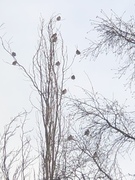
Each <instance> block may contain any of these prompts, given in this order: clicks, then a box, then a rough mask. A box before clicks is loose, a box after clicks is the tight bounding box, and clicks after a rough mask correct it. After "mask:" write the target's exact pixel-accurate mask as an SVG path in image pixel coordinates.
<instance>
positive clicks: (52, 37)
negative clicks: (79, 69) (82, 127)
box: [11, 16, 90, 141]
mask: <svg viewBox="0 0 135 180" xmlns="http://www.w3.org/2000/svg"><path fill="white" fill-rule="evenodd" d="M56 20H57V21H60V20H61V17H60V16H58V17H57V18H56ZM51 42H53V43H55V42H57V33H54V34H53V35H52V36H51ZM80 54H81V52H80V51H79V50H78V49H77V50H76V55H80ZM11 55H12V57H13V58H14V61H13V62H12V65H14V66H15V65H17V60H16V58H15V57H16V53H15V52H12V53H11ZM55 65H56V66H60V62H59V61H57V62H56V63H55ZM75 78H76V77H75V75H72V76H71V79H72V80H75ZM66 93H67V89H63V90H62V95H64V94H66ZM89 133H90V131H89V129H87V130H86V131H85V132H84V135H85V136H88V135H89ZM67 140H68V141H71V140H74V137H73V136H72V135H69V136H68V138H67Z"/></svg>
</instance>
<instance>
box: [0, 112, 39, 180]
mask: <svg viewBox="0 0 135 180" xmlns="http://www.w3.org/2000/svg"><path fill="white" fill-rule="evenodd" d="M26 116H27V112H24V113H20V114H18V115H17V116H16V117H15V118H13V119H12V120H11V121H10V123H9V124H7V125H5V127H4V132H3V133H1V136H0V158H1V160H0V178H1V179H2V180H10V179H13V180H18V179H23V180H25V179H26V178H28V177H32V174H31V169H32V164H33V162H34V161H35V160H36V157H33V156H31V155H30V154H31V153H32V151H33V150H32V147H31V140H30V138H29V133H30V131H27V132H26V131H25V130H24V125H25V123H26ZM20 132H21V134H20ZM19 136H20V138H19ZM18 138H19V140H20V142H19V140H18ZM15 142H17V143H15ZM27 167H29V168H27Z"/></svg>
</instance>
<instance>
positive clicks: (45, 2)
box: [0, 0, 135, 129]
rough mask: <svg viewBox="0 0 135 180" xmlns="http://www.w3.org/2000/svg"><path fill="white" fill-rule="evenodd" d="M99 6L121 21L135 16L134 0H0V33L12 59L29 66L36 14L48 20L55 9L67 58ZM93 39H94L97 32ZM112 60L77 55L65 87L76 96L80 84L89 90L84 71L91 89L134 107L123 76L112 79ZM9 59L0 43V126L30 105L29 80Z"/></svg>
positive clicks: (82, 43)
mask: <svg viewBox="0 0 135 180" xmlns="http://www.w3.org/2000/svg"><path fill="white" fill-rule="evenodd" d="M101 9H102V10H103V11H104V12H105V13H106V14H107V15H108V16H110V15H111V13H112V12H111V9H112V10H113V11H114V12H115V13H116V14H117V15H119V16H122V14H123V13H124V12H125V14H124V15H123V19H125V20H129V18H130V16H135V2H134V0H130V1H129V0H113V1H111V0H94V1H93V0H83V1H82V0H68V1H67V0H57V1H56V0H23V1H20V0H12V1H9V0H1V1H0V24H2V23H4V25H3V27H2V29H1V30H0V36H3V35H4V39H5V40H7V41H9V40H10V42H12V43H11V49H12V51H15V52H16V53H17V59H18V60H19V62H20V63H21V64H23V65H24V66H26V67H28V68H29V65H30V63H31V60H32V57H33V55H34V53H35V51H36V45H37V40H38V28H39V25H40V21H39V19H40V17H43V18H44V19H45V21H46V22H48V20H49V18H50V17H51V16H52V15H53V14H55V15H56V14H60V16H61V17H62V21H61V22H59V23H60V26H61V28H60V29H61V32H62V35H63V39H64V43H65V45H66V46H67V50H68V54H69V58H71V59H72V58H73V56H74V54H75V50H76V47H78V49H79V50H80V51H82V50H83V49H85V48H87V47H88V41H87V40H86V39H85V37H88V38H93V36H92V35H91V33H89V34H87V32H88V31H89V30H91V29H92V27H91V24H90V21H89V20H90V19H95V18H96V16H102V14H101ZM94 38H95V39H96V34H95V37H94ZM115 59H116V58H115V57H114V56H113V55H112V54H110V55H108V56H105V55H102V56H99V58H98V60H97V61H90V57H89V58H88V59H84V60H82V61H80V58H79V57H77V58H76V60H75V64H74V65H73V67H72V68H71V70H70V71H71V74H72V73H73V74H75V75H76V80H75V81H72V82H68V83H67V87H66V88H67V89H68V90H69V91H68V92H69V93H71V94H72V95H73V96H74V95H75V96H76V97H81V96H83V93H82V90H81V89H80V88H79V87H83V88H86V89H90V83H89V81H88V78H87V76H86V74H87V75H88V76H89V78H90V80H91V82H92V84H93V87H94V89H95V91H97V92H99V93H101V94H102V95H103V96H105V97H107V98H110V99H118V100H119V101H120V102H121V103H124V102H125V101H126V102H127V104H131V106H133V107H134V97H132V96H131V95H130V91H129V90H127V91H126V89H125V88H124V86H123V83H124V82H125V77H124V78H122V79H121V80H118V79H116V78H114V77H115V75H114V71H111V69H113V68H116V67H117V65H118V62H116V61H115ZM11 63H12V58H11V57H10V56H9V55H8V54H7V53H6V52H5V51H4V50H3V48H2V46H0V87H1V88H0V89H1V93H0V119H1V126H0V128H1V129H3V125H4V124H5V123H7V122H9V120H10V118H11V117H14V116H15V115H16V114H18V113H19V112H21V111H23V108H25V109H27V110H30V109H31V104H30V102H29V96H30V93H31V92H32V90H31V88H30V83H29V81H28V80H27V78H26V77H24V75H23V74H22V72H21V71H20V70H19V69H18V68H17V67H14V66H12V65H10V64H11ZM126 98H128V99H127V100H126ZM29 123H31V120H30V122H29Z"/></svg>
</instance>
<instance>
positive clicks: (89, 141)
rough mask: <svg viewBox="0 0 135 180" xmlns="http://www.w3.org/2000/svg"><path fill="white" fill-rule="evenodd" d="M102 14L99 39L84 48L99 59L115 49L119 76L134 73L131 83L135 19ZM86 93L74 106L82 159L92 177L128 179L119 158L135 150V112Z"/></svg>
mask: <svg viewBox="0 0 135 180" xmlns="http://www.w3.org/2000/svg"><path fill="white" fill-rule="evenodd" d="M102 13H103V15H104V17H103V18H100V17H97V21H92V24H93V25H94V31H96V32H97V34H98V36H97V37H98V38H97V41H91V40H90V46H89V48H87V49H85V50H84V51H83V53H84V56H85V57H88V56H92V57H93V58H97V57H98V56H99V55H100V54H101V53H109V52H110V51H111V52H113V53H114V54H115V55H117V57H118V58H120V61H121V65H120V67H118V73H119V76H120V77H121V76H122V75H123V74H125V72H128V73H130V74H129V81H128V83H129V84H130V85H131V84H132V82H133V81H134V80H135V78H134V77H135V73H134V72H135V71H134V67H135V64H134V59H135V58H134V53H135V31H134V27H135V21H134V18H133V17H132V18H131V19H130V20H129V21H128V22H124V21H123V19H122V17H118V16H117V15H116V14H113V15H112V16H111V17H110V18H109V17H108V16H107V15H106V14H105V13H104V12H102ZM84 92H85V95H86V99H83V100H82V99H74V100H73V106H72V108H73V107H74V108H75V109H73V114H74V117H76V118H75V119H76V120H77V123H79V122H80V130H79V131H77V132H76V138H75V141H74V147H75V146H76V149H77V151H79V152H80V154H81V153H82V156H81V159H82V162H86V163H85V165H86V164H87V167H86V169H84V172H85V173H88V174H89V176H88V177H89V178H92V179H109V180H114V179H122V180H123V179H126V178H127V177H129V176H130V175H129V174H126V175H125V173H124V172H122V170H121V168H120V161H119V157H120V156H124V155H125V154H128V153H129V152H132V151H134V143H135V136H134V134H135V132H134V131H135V120H134V115H135V114H134V113H135V112H134V111H133V112H128V111H127V108H126V106H124V105H123V106H121V105H119V103H118V101H117V100H113V101H111V100H108V99H106V98H105V97H103V96H101V95H100V94H98V93H95V92H94V90H93V91H92V92H90V91H87V90H84ZM79 157H80V156H79V155H78V158H79ZM88 167H89V168H88ZM85 173H84V174H85ZM132 177H133V175H132ZM130 178H131V176H130Z"/></svg>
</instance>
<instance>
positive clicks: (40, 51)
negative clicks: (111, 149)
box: [1, 16, 75, 180]
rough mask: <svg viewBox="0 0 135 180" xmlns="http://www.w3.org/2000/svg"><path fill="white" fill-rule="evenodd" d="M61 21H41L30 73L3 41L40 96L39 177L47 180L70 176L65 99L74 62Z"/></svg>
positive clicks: (14, 63) (15, 62) (55, 17)
mask: <svg viewBox="0 0 135 180" xmlns="http://www.w3.org/2000/svg"><path fill="white" fill-rule="evenodd" d="M60 20H61V17H60V16H58V17H57V16H53V17H52V18H51V19H50V21H49V23H47V24H45V22H44V19H41V22H40V25H41V26H40V30H39V41H38V46H37V51H36V53H35V55H34V56H33V60H32V66H31V70H30V71H29V70H27V69H26V68H25V67H24V66H23V65H22V64H20V63H19V60H18V59H17V54H16V52H12V51H11V50H10V49H8V48H6V46H5V44H4V42H3V39H2V38H1V41H2V45H3V48H4V49H5V50H6V51H7V52H8V53H9V54H10V55H11V56H12V58H13V62H12V65H13V66H16V67H19V68H20V69H21V70H22V71H23V73H24V74H25V76H26V77H27V78H28V79H29V80H30V82H31V84H32V88H33V89H34V92H35V93H34V94H35V95H38V102H37V103H36V104H32V105H33V106H34V107H35V109H36V110H37V112H38V116H39V118H38V119H39V122H38V130H39V134H38V137H39V139H38V140H37V141H38V146H39V147H38V153H39V173H38V175H35V177H36V176H37V178H38V179H44V180H53V179H58V180H59V179H61V178H64V177H66V171H65V170H64V168H63V165H64V163H66V159H65V158H67V157H65V151H66V149H65V147H66V142H67V131H68V130H67V126H68V119H66V116H67V114H68V113H67V111H66V98H65V97H66V95H67V93H68V90H67V87H66V84H65V83H66V81H67V79H70V78H68V77H66V73H67V72H68V69H69V68H70V67H71V65H72V63H73V61H74V60H73V61H72V62H70V63H69V62H68V56H67V51H66V48H65V47H64V43H63V38H62V35H61V33H60V30H59V28H58V25H57V23H59V22H58V21H60ZM73 79H75V76H74V77H73ZM22 139H23V137H22ZM22 142H24V141H22ZM22 151H23V145H22ZM25 164H26V163H25ZM65 166H66V165H65ZM24 169H25V167H24ZM22 176H23V177H22V179H24V174H22Z"/></svg>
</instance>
